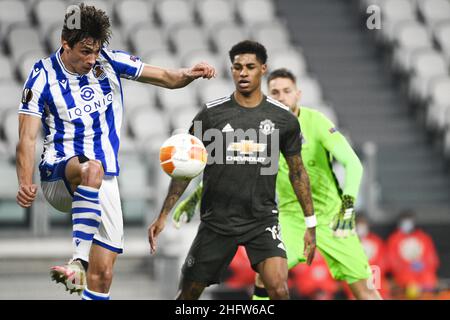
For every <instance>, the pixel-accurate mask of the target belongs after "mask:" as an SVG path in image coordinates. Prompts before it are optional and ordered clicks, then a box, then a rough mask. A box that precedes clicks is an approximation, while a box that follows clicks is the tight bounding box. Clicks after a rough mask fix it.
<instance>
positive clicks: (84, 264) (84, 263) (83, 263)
mask: <svg viewBox="0 0 450 320" xmlns="http://www.w3.org/2000/svg"><path fill="white" fill-rule="evenodd" d="M75 260H78V261H80V262H81V265H82V266H83V268H84V270H85V271H87V269H88V267H89V262H87V261H85V260H83V259H80V258H78V259H75Z"/></svg>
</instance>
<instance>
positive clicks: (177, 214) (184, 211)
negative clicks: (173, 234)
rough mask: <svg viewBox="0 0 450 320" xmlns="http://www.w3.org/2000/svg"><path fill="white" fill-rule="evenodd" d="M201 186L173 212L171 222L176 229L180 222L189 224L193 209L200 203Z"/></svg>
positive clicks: (193, 212)
mask: <svg viewBox="0 0 450 320" xmlns="http://www.w3.org/2000/svg"><path fill="white" fill-rule="evenodd" d="M202 191H203V185H202V184H201V183H200V184H199V185H198V186H197V188H196V189H195V191H194V192H192V193H191V194H190V195H189V197H187V198H186V199H184V200H183V201H181V202H180V204H179V205H178V206H177V207H176V208H175V211H174V212H173V216H172V221H173V223H174V225H175V227H176V228H177V229H179V228H180V226H181V222H186V223H189V222H190V221H191V220H192V217H193V216H194V214H195V208H197V205H198V204H199V202H200V197H201V195H202Z"/></svg>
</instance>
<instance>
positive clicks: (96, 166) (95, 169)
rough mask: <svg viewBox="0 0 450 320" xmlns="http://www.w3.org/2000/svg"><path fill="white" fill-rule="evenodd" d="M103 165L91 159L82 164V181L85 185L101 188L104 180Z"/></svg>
mask: <svg viewBox="0 0 450 320" xmlns="http://www.w3.org/2000/svg"><path fill="white" fill-rule="evenodd" d="M103 176H104V172H103V167H102V165H101V163H99V162H98V161H95V160H89V161H87V162H85V163H83V164H82V170H81V183H82V184H83V185H85V186H89V187H93V188H97V189H98V188H100V186H101V185H102V181H103Z"/></svg>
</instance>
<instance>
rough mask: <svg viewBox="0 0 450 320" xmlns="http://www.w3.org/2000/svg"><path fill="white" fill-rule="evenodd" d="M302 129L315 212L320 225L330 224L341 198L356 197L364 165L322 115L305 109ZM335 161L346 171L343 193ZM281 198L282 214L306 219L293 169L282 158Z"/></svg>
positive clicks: (302, 115) (280, 176) (333, 126)
mask: <svg viewBox="0 0 450 320" xmlns="http://www.w3.org/2000/svg"><path fill="white" fill-rule="evenodd" d="M299 122H300V127H301V130H302V151H301V155H302V160H303V165H304V166H305V169H306V171H307V172H308V176H309V181H310V185H311V193H312V200H313V204H314V212H315V214H316V216H317V220H318V224H328V223H329V222H330V221H331V219H332V218H333V217H334V215H335V214H336V213H338V212H339V209H340V207H341V195H342V194H348V195H350V196H352V197H354V198H356V196H357V194H358V189H359V185H360V182H361V178H362V166H361V162H360V161H359V159H358V157H357V155H356V154H355V152H354V151H353V149H352V148H351V146H350V145H349V143H348V142H347V140H346V139H345V137H344V136H343V135H342V134H341V133H340V132H339V131H338V130H337V128H336V127H335V125H334V124H333V123H332V122H331V121H330V120H329V119H327V118H326V117H325V116H324V115H323V114H322V113H320V112H318V111H316V110H312V109H309V108H305V107H301V108H300V115H299ZM333 158H335V159H336V160H337V161H338V162H340V163H341V164H342V165H343V166H344V168H345V172H346V175H345V188H344V190H341V188H340V187H339V184H338V181H337V179H336V177H335V175H334V172H333V170H332V160H333ZM276 190H277V197H278V207H279V210H280V214H282V215H284V214H293V215H295V216H298V217H300V216H303V211H302V208H301V206H300V204H299V202H298V199H297V197H296V195H295V193H294V190H293V188H292V185H291V183H290V180H289V168H288V165H287V163H286V160H285V158H284V157H283V156H282V155H281V156H280V163H279V170H278V176H277V184H276Z"/></svg>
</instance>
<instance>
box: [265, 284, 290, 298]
mask: <svg viewBox="0 0 450 320" xmlns="http://www.w3.org/2000/svg"><path fill="white" fill-rule="evenodd" d="M266 289H267V293H268V294H269V297H270V299H273V300H282V299H289V289H288V287H287V284H286V283H280V284H279V285H277V286H275V287H271V288H270V289H268V288H266Z"/></svg>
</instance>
